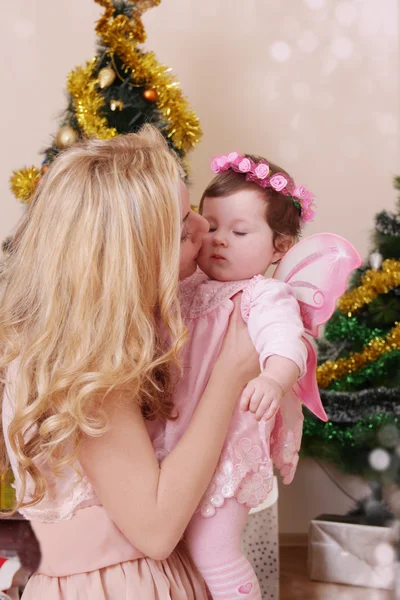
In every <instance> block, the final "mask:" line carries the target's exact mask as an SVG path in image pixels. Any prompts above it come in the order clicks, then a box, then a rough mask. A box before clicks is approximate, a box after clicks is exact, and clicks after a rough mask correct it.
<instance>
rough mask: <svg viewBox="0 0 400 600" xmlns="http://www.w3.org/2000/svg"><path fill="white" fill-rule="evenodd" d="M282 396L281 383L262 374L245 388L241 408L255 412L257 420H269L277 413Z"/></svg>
mask: <svg viewBox="0 0 400 600" xmlns="http://www.w3.org/2000/svg"><path fill="white" fill-rule="evenodd" d="M282 397H283V389H282V388H281V386H280V385H279V383H277V382H276V381H274V380H273V379H270V378H269V377H266V376H265V375H263V374H261V375H259V376H258V377H256V378H255V379H252V380H251V381H250V382H249V383H248V384H247V385H246V387H245V388H244V390H243V394H242V397H241V399H240V410H242V411H243V412H245V411H246V410H249V411H250V412H252V413H254V416H255V418H256V419H257V421H261V419H262V420H263V421H268V420H269V419H272V418H273V417H274V416H275V415H276V413H277V411H278V409H279V406H280V403H281V400H282Z"/></svg>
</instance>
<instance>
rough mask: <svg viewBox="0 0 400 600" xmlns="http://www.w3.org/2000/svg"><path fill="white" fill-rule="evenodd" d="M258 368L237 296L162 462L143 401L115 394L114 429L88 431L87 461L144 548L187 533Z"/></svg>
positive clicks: (104, 498)
mask: <svg viewBox="0 0 400 600" xmlns="http://www.w3.org/2000/svg"><path fill="white" fill-rule="evenodd" d="M257 372H259V367H258V357H257V354H256V352H255V351H254V347H253V346H252V343H251V341H250V339H249V337H248V333H247V328H246V326H245V324H244V323H243V321H242V319H241V316H240V309H239V306H238V304H236V306H235V311H234V313H233V314H232V317H231V320H230V324H229V328H228V333H227V335H226V337H225V340H224V344H223V348H222V351H221V353H220V356H219V357H218V360H217V362H216V365H215V367H214V370H213V373H212V375H211V377H210V380H209V382H208V385H207V387H206V390H205V392H204V394H203V396H202V399H201V401H200V402H199V405H198V407H197V408H196V411H195V413H194V415H193V418H192V420H191V422H190V424H189V426H188V428H187V430H186V432H185V434H184V435H183V437H182V438H181V439H180V441H179V442H178V444H177V445H176V447H175V448H174V449H173V450H172V452H171V453H170V454H169V455H168V456H167V457H166V458H165V460H164V461H163V463H162V464H161V465H159V464H158V461H157V459H156V457H155V453H154V450H153V447H152V444H151V441H150V438H149V435H148V433H147V429H146V426H145V422H144V420H143V417H142V414H141V411H140V409H139V407H138V406H136V405H135V404H134V403H132V401H131V400H130V399H127V398H121V397H114V398H113V399H112V398H111V397H109V400H110V403H113V404H114V406H113V409H112V411H111V412H110V429H109V431H108V432H107V433H105V434H104V435H102V436H101V437H99V438H86V439H85V441H84V443H83V444H82V448H81V453H80V461H81V464H82V466H83V468H84V470H85V472H86V474H87V476H88V478H89V480H90V481H91V483H92V484H93V486H94V489H95V491H96V494H97V495H98V497H99V499H100V501H101V503H102V504H103V506H104V507H105V509H106V510H107V512H108V513H109V515H110V517H111V519H112V520H113V521H114V522H115V523H116V525H117V526H118V527H119V528H120V529H121V531H122V532H123V533H124V535H125V536H126V537H127V538H128V539H129V541H130V542H131V543H132V544H133V545H134V546H135V547H137V548H138V549H139V550H140V551H142V552H143V553H144V554H146V555H148V556H150V557H152V558H154V559H159V560H160V559H163V558H165V557H167V556H168V555H169V554H170V553H171V552H172V550H173V549H174V548H175V546H176V544H177V543H178V541H179V540H180V538H181V537H182V535H183V532H184V530H185V528H186V526H187V524H188V522H189V520H190V518H191V516H192V515H193V513H194V511H195V509H196V507H197V505H198V503H199V502H200V500H201V497H202V495H203V494H204V492H205V490H206V488H207V485H208V484H209V481H210V479H211V477H212V474H213V472H214V470H215V467H216V465H217V462H218V458H219V456H220V453H221V449H222V446H223V443H224V439H225V436H226V433H227V430H228V426H229V422H230V419H231V416H232V412H233V408H234V406H235V403H236V401H237V398H238V396H239V394H240V392H241V391H242V389H243V386H244V385H245V384H246V383H247V381H248V380H249V379H251V378H252V377H254V375H255V374H257Z"/></svg>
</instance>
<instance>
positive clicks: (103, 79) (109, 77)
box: [99, 67, 116, 90]
mask: <svg viewBox="0 0 400 600" xmlns="http://www.w3.org/2000/svg"><path fill="white" fill-rule="evenodd" d="M115 77H116V75H115V72H114V70H113V69H112V68H111V67H104V69H100V71H99V86H100V87H101V89H102V90H104V89H105V88H108V87H110V85H112V84H113V83H114V81H115Z"/></svg>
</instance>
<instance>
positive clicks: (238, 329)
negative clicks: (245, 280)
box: [213, 294, 260, 386]
mask: <svg viewBox="0 0 400 600" xmlns="http://www.w3.org/2000/svg"><path fill="white" fill-rule="evenodd" d="M241 298H242V295H241V294H236V296H234V298H233V299H232V300H233V303H234V309H233V311H232V314H231V316H230V319H229V325H228V329H227V332H226V335H225V337H224V341H223V344H222V348H221V351H220V353H219V355H218V358H217V360H216V363H215V366H214V369H213V376H216V377H218V378H220V379H221V382H223V381H224V379H226V378H227V377H229V378H238V379H239V381H240V382H241V383H242V385H243V386H245V385H246V384H247V383H248V382H249V381H250V380H251V379H254V378H255V377H257V376H258V375H259V374H260V363H259V357H258V354H257V352H256V350H255V348H254V345H253V342H252V341H251V339H250V336H249V332H248V329H247V325H246V323H245V322H244V321H243V317H242V314H241V308H240V304H241Z"/></svg>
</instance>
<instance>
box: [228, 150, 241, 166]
mask: <svg viewBox="0 0 400 600" xmlns="http://www.w3.org/2000/svg"><path fill="white" fill-rule="evenodd" d="M238 156H239V154H238V153H237V152H230V153H229V154H228V160H229V162H231V163H233V162H235V160H236V159H237V158H238Z"/></svg>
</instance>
